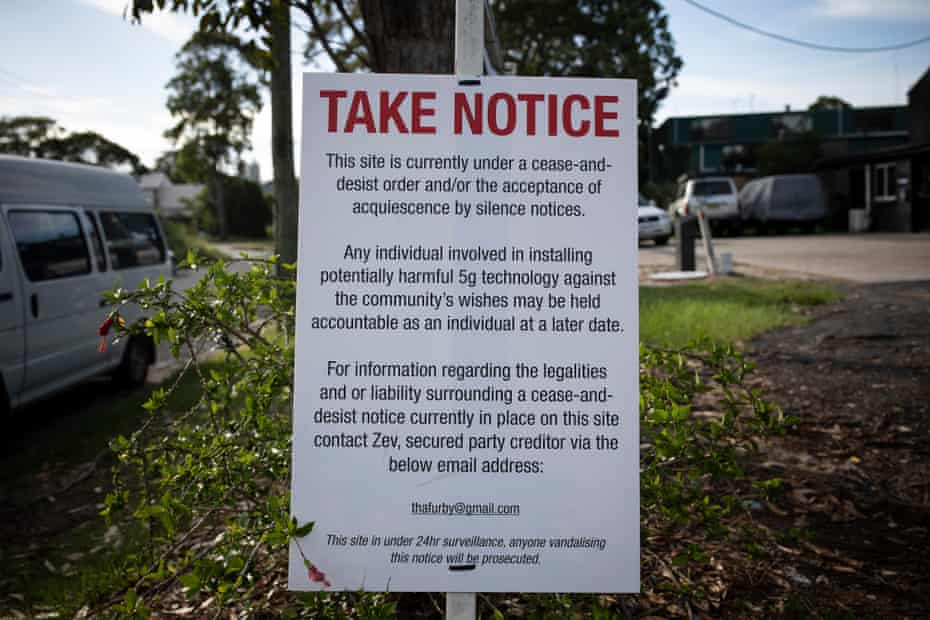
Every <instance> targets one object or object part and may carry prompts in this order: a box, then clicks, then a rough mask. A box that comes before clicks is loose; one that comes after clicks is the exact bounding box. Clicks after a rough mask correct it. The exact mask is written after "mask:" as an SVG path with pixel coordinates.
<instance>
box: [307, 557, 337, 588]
mask: <svg viewBox="0 0 930 620" xmlns="http://www.w3.org/2000/svg"><path fill="white" fill-rule="evenodd" d="M306 564H307V576H308V577H310V581H315V582H317V583H322V584H323V586H325V587H327V588H328V587H330V586H331V585H332V584H331V583H330V582H329V580H328V579H327V578H326V573H324V572H323V571H321V570H319V569H318V568H317V567H316V566H314V565H313V564H311V563H310V562H307V563H306Z"/></svg>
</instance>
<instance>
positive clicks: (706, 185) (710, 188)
mask: <svg viewBox="0 0 930 620" xmlns="http://www.w3.org/2000/svg"><path fill="white" fill-rule="evenodd" d="M732 193H733V189H732V188H731V186H730V184H729V183H727V182H726V181H695V182H694V195H695V196H719V195H721V194H732Z"/></svg>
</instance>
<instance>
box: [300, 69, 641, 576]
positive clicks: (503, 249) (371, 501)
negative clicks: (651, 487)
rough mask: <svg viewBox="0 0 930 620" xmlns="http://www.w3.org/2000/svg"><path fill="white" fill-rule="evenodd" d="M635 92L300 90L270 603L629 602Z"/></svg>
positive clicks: (363, 80)
mask: <svg viewBox="0 0 930 620" xmlns="http://www.w3.org/2000/svg"><path fill="white" fill-rule="evenodd" d="M636 137H637V135H636V83H635V82H634V81H630V80H594V79H590V80H589V79H540V78H513V77H485V78H481V80H480V83H475V81H471V82H470V83H469V82H463V83H460V82H459V81H458V80H457V79H456V78H455V77H453V76H412V75H410V76H408V75H345V74H343V75H338V74H307V75H305V76H304V84H303V144H302V147H303V152H302V158H301V178H300V235H299V236H300V243H299V258H298V291H297V294H298V299H297V341H296V370H295V372H296V376H295V382H294V383H295V385H294V445H293V449H294V458H293V495H292V513H293V515H294V517H295V518H296V519H297V521H298V522H299V524H304V523H307V522H310V521H313V522H315V527H314V528H313V531H312V532H311V533H310V534H309V535H307V536H305V537H304V538H302V539H300V540H299V541H294V542H293V543H292V545H291V561H290V587H291V588H292V589H296V590H316V589H321V588H331V589H349V590H358V589H364V590H372V591H382V590H383V591H387V590H390V591H400V592H404V591H447V592H507V591H522V592H621V591H638V589H639V437H638V434H639V427H638V422H639V416H638V407H639V401H638V368H637V364H638V329H637V320H638V307H637V303H638V295H637V267H636V247H637V213H636V212H637V206H636V205H637V199H636V175H637V171H636Z"/></svg>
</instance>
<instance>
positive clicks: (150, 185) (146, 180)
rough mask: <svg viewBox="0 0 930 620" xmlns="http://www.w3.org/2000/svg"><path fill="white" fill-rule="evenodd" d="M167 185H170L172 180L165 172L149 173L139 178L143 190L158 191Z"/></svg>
mask: <svg viewBox="0 0 930 620" xmlns="http://www.w3.org/2000/svg"><path fill="white" fill-rule="evenodd" d="M166 183H167V184H170V183H171V180H170V179H169V178H168V175H166V174H165V173H164V172H149V173H148V174H143V175H142V176H141V177H139V187H141V188H142V189H158V188H159V187H162V186H163V185H165V184H166Z"/></svg>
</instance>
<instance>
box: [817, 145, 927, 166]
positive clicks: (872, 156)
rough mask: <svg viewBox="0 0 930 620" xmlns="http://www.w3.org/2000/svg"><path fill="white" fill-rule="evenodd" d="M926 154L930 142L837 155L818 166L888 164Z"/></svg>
mask: <svg viewBox="0 0 930 620" xmlns="http://www.w3.org/2000/svg"><path fill="white" fill-rule="evenodd" d="M925 154H930V142H921V143H915V142H911V143H909V144H902V145H901V146H893V147H891V148H887V149H877V150H875V151H869V152H867V153H850V154H847V155H837V156H836V157H825V158H823V159H820V160H818V161H817V164H816V166H817V168H818V169H824V168H842V167H845V166H855V165H859V164H870V163H875V162H886V161H891V160H894V159H903V158H906V157H913V156H914V155H925Z"/></svg>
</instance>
